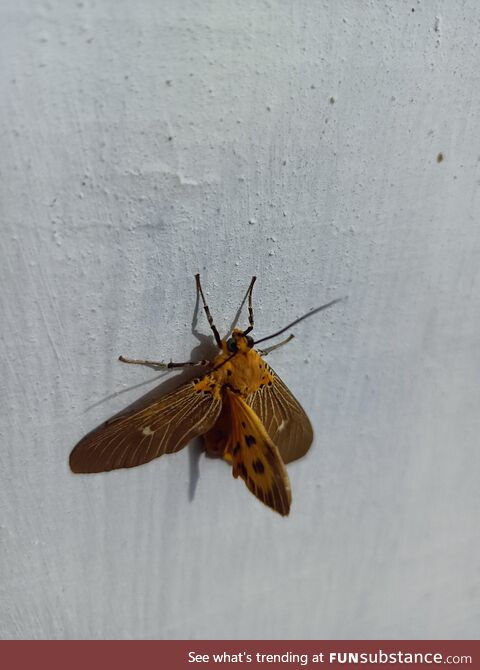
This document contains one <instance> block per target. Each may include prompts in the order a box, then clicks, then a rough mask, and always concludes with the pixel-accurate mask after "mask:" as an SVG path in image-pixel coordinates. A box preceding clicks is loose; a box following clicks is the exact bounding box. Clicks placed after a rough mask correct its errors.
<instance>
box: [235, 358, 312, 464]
mask: <svg viewBox="0 0 480 670" xmlns="http://www.w3.org/2000/svg"><path fill="white" fill-rule="evenodd" d="M267 370H268V371H269V372H270V374H271V375H272V385H271V386H268V385H266V386H261V387H260V388H259V389H258V391H255V392H254V393H251V394H250V395H249V396H247V398H246V402H247V404H248V405H249V406H250V407H251V408H252V409H253V411H254V412H255V414H256V415H257V416H258V418H259V419H260V421H261V422H262V424H263V425H264V426H265V430H266V431H267V433H268V434H269V436H270V439H271V440H272V442H274V443H275V444H276V445H277V447H278V450H279V452H280V456H281V457H282V460H283V462H284V463H290V462H291V461H295V460H296V459H297V458H301V457H302V456H304V455H305V454H306V453H307V451H308V450H309V448H310V446H311V444H312V440H313V430H312V425H311V423H310V420H309V418H308V417H307V415H306V414H305V412H304V411H303V409H302V407H301V405H300V404H299V402H298V400H296V399H295V398H294V396H293V395H292V393H291V392H290V391H289V390H288V388H287V387H286V385H285V384H284V383H283V382H282V380H281V379H280V377H279V376H278V375H277V374H276V373H275V372H274V371H273V370H272V368H271V367H270V366H268V365H267Z"/></svg>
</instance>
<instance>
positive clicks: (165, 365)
mask: <svg viewBox="0 0 480 670" xmlns="http://www.w3.org/2000/svg"><path fill="white" fill-rule="evenodd" d="M118 360H119V361H121V362H122V363H129V364H131V365H147V366H149V367H152V368H160V369H161V370H171V369H172V368H190V367H195V366H196V365H198V366H200V365H208V364H209V363H210V361H206V360H202V361H186V362H185V363H174V362H173V361H170V363H164V362H163V361H144V360H141V359H136V358H125V356H119V357H118Z"/></svg>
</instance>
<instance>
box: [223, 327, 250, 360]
mask: <svg viewBox="0 0 480 670" xmlns="http://www.w3.org/2000/svg"><path fill="white" fill-rule="evenodd" d="M225 345H226V353H229V354H236V353H237V352H239V351H240V352H244V351H248V350H249V349H251V348H252V347H253V337H250V335H244V334H243V331H242V330H240V328H234V330H233V332H232V336H231V337H229V338H228V340H227V341H226V343H225Z"/></svg>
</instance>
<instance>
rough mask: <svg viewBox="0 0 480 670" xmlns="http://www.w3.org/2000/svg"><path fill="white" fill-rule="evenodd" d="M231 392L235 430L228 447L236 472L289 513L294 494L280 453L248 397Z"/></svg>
mask: <svg viewBox="0 0 480 670" xmlns="http://www.w3.org/2000/svg"><path fill="white" fill-rule="evenodd" d="M228 396H229V402H230V412H231V419H232V431H231V437H230V441H229V444H228V447H227V450H228V452H229V453H230V455H231V459H232V465H233V476H234V477H241V478H242V479H243V481H244V482H245V484H246V485H247V487H248V489H249V490H250V491H251V492H252V493H253V494H254V495H255V496H256V497H257V498H258V499H259V500H261V501H262V502H263V503H265V505H268V507H271V508H272V509H273V510H275V511H276V512H278V513H279V514H281V515H282V516H286V515H287V514H288V513H289V511H290V505H291V502H292V494H291V491H290V481H289V479H288V474H287V470H286V468H285V465H284V463H283V461H282V458H281V456H280V453H279V451H278V449H277V447H276V446H275V444H274V443H273V441H272V439H271V438H270V436H269V435H268V433H267V431H266V430H265V428H264V427H263V425H262V423H261V421H260V419H259V418H258V416H257V415H256V414H255V412H254V411H253V410H252V408H251V407H249V406H248V405H247V404H246V402H245V400H244V399H243V398H241V397H240V396H238V395H235V394H233V393H231V392H228Z"/></svg>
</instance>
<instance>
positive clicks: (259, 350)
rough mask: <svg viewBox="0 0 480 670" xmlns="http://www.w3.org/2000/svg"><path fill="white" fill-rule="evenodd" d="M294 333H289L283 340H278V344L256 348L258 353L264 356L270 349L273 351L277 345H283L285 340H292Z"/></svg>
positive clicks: (285, 342)
mask: <svg viewBox="0 0 480 670" xmlns="http://www.w3.org/2000/svg"><path fill="white" fill-rule="evenodd" d="M294 337H295V335H289V336H288V337H287V338H286V339H285V340H282V341H281V342H278V344H274V345H273V346H271V347H267V349H258V353H259V354H260V356H266V355H267V354H269V353H270V352H271V351H274V350H275V349H278V348H279V347H283V345H284V344H287V342H290V340H293V338H294Z"/></svg>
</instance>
